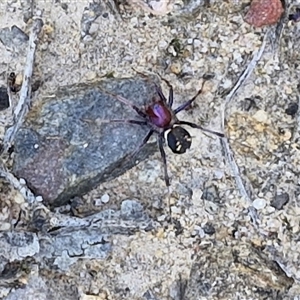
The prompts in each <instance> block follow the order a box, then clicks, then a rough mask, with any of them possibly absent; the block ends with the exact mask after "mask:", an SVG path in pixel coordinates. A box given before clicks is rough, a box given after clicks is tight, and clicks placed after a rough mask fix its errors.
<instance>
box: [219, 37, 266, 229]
mask: <svg viewBox="0 0 300 300" xmlns="http://www.w3.org/2000/svg"><path fill="white" fill-rule="evenodd" d="M267 38H268V34H266V35H265V38H264V40H263V43H262V45H261V47H260V49H259V51H257V52H256V53H255V54H254V56H253V58H252V60H251V62H250V63H249V65H248V66H247V68H246V70H245V71H244V72H243V73H242V74H241V76H240V77H239V79H238V81H237V83H236V84H235V85H234V87H233V88H232V89H231V91H230V93H229V94H228V95H227V96H226V99H225V102H224V104H223V108H222V124H221V126H222V131H223V132H224V128H225V110H226V108H227V106H228V104H229V103H230V101H231V100H232V99H233V97H234V95H235V94H236V93H237V91H238V89H239V88H241V86H242V85H243V84H244V83H245V81H246V79H248V78H249V77H250V75H251V74H252V72H253V70H254V68H255V67H256V65H257V63H258V61H259V60H260V59H261V57H262V54H263V52H264V50H265V46H266V40H267ZM221 144H222V146H223V149H224V152H225V156H226V158H227V162H228V163H229V165H230V168H231V171H232V173H233V176H234V178H235V181H236V185H237V187H238V190H239V192H240V194H241V195H242V197H243V198H245V200H246V201H247V202H248V203H249V212H250V216H251V218H252V220H253V221H254V222H255V223H256V224H257V221H258V216H257V212H256V210H255V208H254V207H253V206H252V200H251V197H250V196H249V192H248V191H247V189H246V187H245V185H244V183H243V180H242V177H241V174H240V170H239V167H238V165H237V163H236V161H235V159H234V155H233V152H232V150H231V148H230V145H229V142H228V139H227V138H226V137H225V138H222V140H221ZM250 189H252V187H250Z"/></svg>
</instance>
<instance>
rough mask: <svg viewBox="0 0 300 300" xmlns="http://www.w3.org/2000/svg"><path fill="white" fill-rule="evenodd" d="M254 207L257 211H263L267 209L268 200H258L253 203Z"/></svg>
mask: <svg viewBox="0 0 300 300" xmlns="http://www.w3.org/2000/svg"><path fill="white" fill-rule="evenodd" d="M252 204H253V207H254V208H256V209H263V208H265V207H266V204H267V203H266V200H265V199H263V198H257V199H255V200H254V201H253V203H252Z"/></svg>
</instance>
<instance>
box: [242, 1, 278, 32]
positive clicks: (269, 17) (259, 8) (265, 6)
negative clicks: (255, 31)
mask: <svg viewBox="0 0 300 300" xmlns="http://www.w3.org/2000/svg"><path fill="white" fill-rule="evenodd" d="M283 11H284V9H283V7H282V3H281V1H280V0H253V1H252V2H251V5H250V9H249V11H248V13H247V14H246V16H245V18H244V20H245V22H247V23H249V24H250V25H253V26H255V27H262V26H265V25H272V24H275V23H277V22H278V20H279V19H280V17H281V15H282V13H283Z"/></svg>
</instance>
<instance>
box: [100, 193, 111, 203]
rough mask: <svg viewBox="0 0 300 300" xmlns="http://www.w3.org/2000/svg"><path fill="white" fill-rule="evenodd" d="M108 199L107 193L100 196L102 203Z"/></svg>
mask: <svg viewBox="0 0 300 300" xmlns="http://www.w3.org/2000/svg"><path fill="white" fill-rule="evenodd" d="M108 201H109V195H108V194H104V195H103V196H102V197H101V202H102V203H107V202H108Z"/></svg>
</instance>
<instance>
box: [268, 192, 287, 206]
mask: <svg viewBox="0 0 300 300" xmlns="http://www.w3.org/2000/svg"><path fill="white" fill-rule="evenodd" d="M289 200H290V196H289V194H288V193H283V194H277V195H276V196H275V198H274V199H273V200H272V201H271V203H270V205H271V206H272V207H274V208H276V209H278V210H279V209H283V207H284V205H286V204H287V203H288V202H289Z"/></svg>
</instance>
